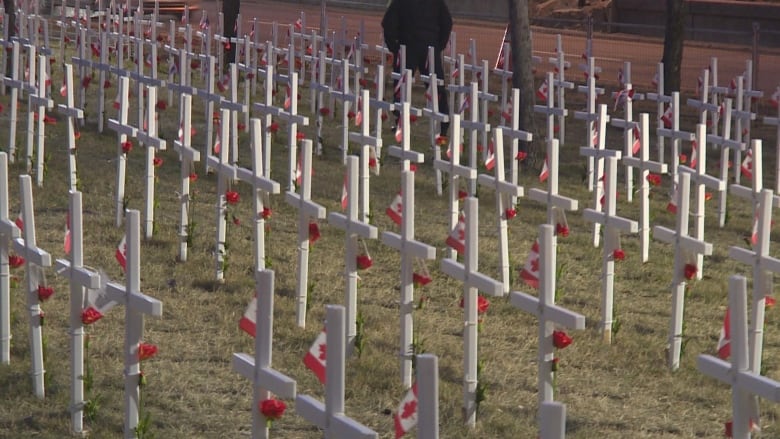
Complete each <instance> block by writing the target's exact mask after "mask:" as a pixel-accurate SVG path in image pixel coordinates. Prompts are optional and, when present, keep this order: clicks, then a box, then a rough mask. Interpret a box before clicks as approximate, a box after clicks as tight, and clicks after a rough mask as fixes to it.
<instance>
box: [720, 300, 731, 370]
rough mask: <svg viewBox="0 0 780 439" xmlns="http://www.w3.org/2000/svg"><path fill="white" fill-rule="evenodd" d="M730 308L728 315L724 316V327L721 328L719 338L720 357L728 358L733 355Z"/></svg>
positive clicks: (727, 311)
mask: <svg viewBox="0 0 780 439" xmlns="http://www.w3.org/2000/svg"><path fill="white" fill-rule="evenodd" d="M729 314H730V312H729V309H728V308H726V315H725V316H724V317H723V327H722V328H720V338H718V357H720V358H721V359H722V360H727V359H728V358H729V356H730V355H731V325H730V323H729V320H730V317H729Z"/></svg>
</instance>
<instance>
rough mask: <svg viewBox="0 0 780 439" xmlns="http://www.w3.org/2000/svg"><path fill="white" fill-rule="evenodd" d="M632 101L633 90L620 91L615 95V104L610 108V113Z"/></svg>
mask: <svg viewBox="0 0 780 439" xmlns="http://www.w3.org/2000/svg"><path fill="white" fill-rule="evenodd" d="M630 99H634V89H633V88H631V89H625V88H624V89H622V90H620V91H619V92H617V93H615V104H614V105H613V106H612V111H616V110H617V109H618V107H621V106H623V105H625V104H626V102H628V100H630Z"/></svg>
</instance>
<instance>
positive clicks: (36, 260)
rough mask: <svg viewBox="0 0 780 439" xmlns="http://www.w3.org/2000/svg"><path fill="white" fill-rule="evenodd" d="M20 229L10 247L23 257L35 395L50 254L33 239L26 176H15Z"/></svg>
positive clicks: (40, 392)
mask: <svg viewBox="0 0 780 439" xmlns="http://www.w3.org/2000/svg"><path fill="white" fill-rule="evenodd" d="M19 192H20V197H21V200H22V202H21V204H22V207H21V208H22V221H23V223H24V230H22V231H21V238H16V239H14V250H15V251H16V253H18V254H20V255H21V256H22V257H24V260H25V264H26V265H25V270H26V275H25V277H26V278H27V309H28V311H29V313H30V352H31V355H30V356H31V357H32V378H33V392H34V393H35V396H37V397H38V398H43V397H44V395H45V390H44V381H43V376H44V374H45V373H46V372H45V370H44V368H43V338H42V334H41V305H40V302H39V300H38V282H41V281H43V279H41V276H40V274H41V272H42V269H43V268H44V267H51V255H49V253H48V252H47V251H45V250H43V249H41V248H40V247H38V245H37V244H36V242H35V212H34V208H33V195H32V182H31V179H30V176H29V175H20V176H19Z"/></svg>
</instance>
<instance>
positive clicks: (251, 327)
mask: <svg viewBox="0 0 780 439" xmlns="http://www.w3.org/2000/svg"><path fill="white" fill-rule="evenodd" d="M256 316H257V296H255V297H253V298H252V301H251V302H249V306H247V307H246V311H244V315H243V316H241V320H239V321H238V327H239V328H240V329H241V330H242V331H244V332H246V333H247V334H249V335H251V336H252V337H254V336H255V327H256V326H257V322H256Z"/></svg>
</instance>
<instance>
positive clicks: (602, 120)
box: [580, 104, 622, 247]
mask: <svg viewBox="0 0 780 439" xmlns="http://www.w3.org/2000/svg"><path fill="white" fill-rule="evenodd" d="M596 114H597V115H598V117H597V118H596V119H595V121H594V122H593V124H590V123H589V125H591V126H592V127H593V129H594V130H596V131H591V135H590V136H588V137H589V139H590V138H591V137H592V135H593V134H594V133H595V134H596V137H594V138H593V139H591V141H592V142H593V144H592V145H589V146H583V147H580V155H584V156H586V157H588V159H589V160H590V159H591V158H592V159H593V172H595V174H596V175H597V176H598V177H597V178H598V179H597V180H596V181H594V183H593V209H595V210H596V211H597V212H601V211H602V210H604V208H605V206H604V204H606V203H605V202H604V200H605V197H609V195H608V194H605V190H604V186H605V184H607V183H606V182H605V181H604V180H605V179H606V176H605V174H604V159H605V158H609V157H613V158H615V159H617V160H620V158H621V157H622V152H620V151H617V150H612V149H606V146H605V144H606V142H605V137H606V132H607V122H609V116H608V115H607V106H606V104H601V105H599V111H598V113H596ZM589 163H590V161H589ZM615 178H617V173H616V174H615ZM616 191H617V186H615V194H612V196H616V194H617V192H616ZM591 239H592V241H593V246H594V247H598V246H599V245H600V244H599V243H600V241H601V223H600V222H594V223H593V232H592V234H591Z"/></svg>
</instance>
